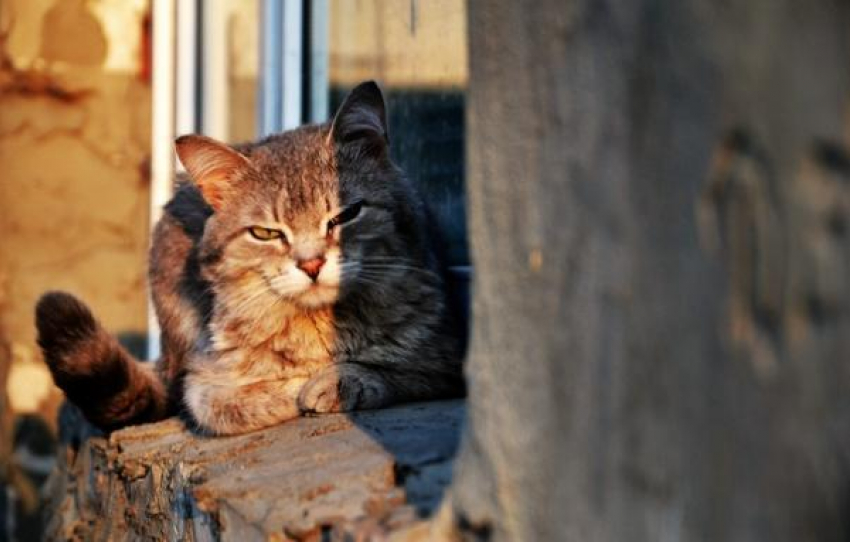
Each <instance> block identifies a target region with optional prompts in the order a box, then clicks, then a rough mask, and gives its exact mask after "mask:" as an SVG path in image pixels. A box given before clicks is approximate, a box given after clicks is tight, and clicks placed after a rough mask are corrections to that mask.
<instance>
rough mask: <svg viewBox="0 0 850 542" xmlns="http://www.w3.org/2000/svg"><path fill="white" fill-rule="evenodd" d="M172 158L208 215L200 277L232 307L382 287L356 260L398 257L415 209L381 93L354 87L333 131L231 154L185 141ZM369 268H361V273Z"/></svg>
mask: <svg viewBox="0 0 850 542" xmlns="http://www.w3.org/2000/svg"><path fill="white" fill-rule="evenodd" d="M176 147H177V153H178V155H179V157H180V160H181V162H182V163H183V165H184V166H185V167H186V170H187V172H188V173H189V175H190V177H191V178H192V180H193V181H194V183H195V185H196V186H197V187H198V189H199V191H200V192H201V194H202V195H203V197H204V199H205V200H206V202H207V203H208V204H209V205H210V206H211V207H212V208H213V210H214V212H213V214H212V216H211V217H210V218H209V220H208V221H207V223H206V226H205V230H204V235H203V238H202V240H201V246H200V254H201V262H202V270H203V272H204V275H205V276H206V278H207V279H208V280H210V282H211V283H212V285H213V287H214V288H215V289H216V291H217V292H219V293H220V294H222V295H225V296H227V295H230V296H232V299H230V300H229V301H227V302H229V303H230V304H231V305H233V306H234V307H238V305H239V304H241V305H242V306H243V307H244V311H247V312H248V313H250V314H252V315H254V316H257V315H258V314H257V311H263V310H267V308H268V307H269V306H270V305H273V304H276V303H279V302H288V303H291V304H294V305H298V306H300V307H303V308H317V307H324V306H328V305H330V304H332V303H334V302H335V301H337V300H338V299H339V298H340V297H341V296H342V295H345V293H346V291H347V289H351V288H353V287H355V286H356V285H360V286H365V287H368V286H370V285H372V286H375V285H378V286H380V283H381V279H380V277H376V276H375V274H374V273H369V272H367V271H368V270H365V271H364V263H367V262H372V264H371V266H372V268H373V269H374V268H375V263H374V262H382V261H383V262H385V263H386V262H390V261H391V260H392V259H393V258H394V257H396V256H400V255H401V256H407V255H405V254H403V253H404V251H405V250H409V247H410V236H411V235H412V232H413V231H415V228H413V227H412V223H413V222H416V220H418V218H417V215H418V213H419V210H418V208H417V203H416V200H415V198H413V197H412V196H411V192H410V187H409V186H408V185H407V183H406V182H405V181H404V180H403V179H402V178H401V176H400V174H399V171H398V169H397V168H396V167H395V166H394V165H393V164H392V162H391V161H390V159H389V151H388V137H387V123H386V114H385V106H384V100H383V97H382V95H381V91H380V89H379V88H378V87H377V85H375V84H374V83H372V82H369V83H363V84H361V85H359V86H358V87H356V88H355V89H354V90H353V91H352V92H351V94H349V96H348V97H347V98H346V100H345V101H344V103H343V105H342V106H341V107H340V109H339V111H338V112H337V114H336V116H335V117H334V120H333V122H331V123H328V124H323V125H312V126H304V127H301V128H298V129H296V130H292V131H289V132H285V133H282V134H278V135H275V136H271V137H269V138H267V139H265V140H262V141H260V142H258V143H254V144H250V145H246V146H242V147H238V148H234V147H230V146H227V145H225V144H223V143H219V142H217V141H214V140H212V139H209V138H206V137H203V136H197V135H190V136H183V137H181V138H179V139H178V140H177V143H176ZM366 267H369V265H366Z"/></svg>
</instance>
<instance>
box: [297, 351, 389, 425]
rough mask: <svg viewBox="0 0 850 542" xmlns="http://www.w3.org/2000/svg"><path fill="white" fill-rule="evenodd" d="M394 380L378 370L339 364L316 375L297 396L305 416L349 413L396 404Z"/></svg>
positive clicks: (299, 406) (355, 364)
mask: <svg viewBox="0 0 850 542" xmlns="http://www.w3.org/2000/svg"><path fill="white" fill-rule="evenodd" d="M396 397H397V394H396V390H395V389H394V387H393V382H392V380H391V379H388V378H387V375H386V374H385V373H383V372H381V371H379V370H377V369H374V368H371V367H368V366H365V365H359V364H357V363H339V364H335V365H332V366H330V367H327V368H325V369H323V370H322V371H320V372H319V373H317V374H315V375H314V376H313V377H312V378H310V380H308V381H307V383H306V384H304V387H303V388H302V389H301V393H300V394H299V396H298V408H299V409H300V410H301V411H302V412H318V413H325V412H348V411H351V410H359V409H373V408H381V407H384V406H387V405H389V404H391V403H393V402H395V401H396Z"/></svg>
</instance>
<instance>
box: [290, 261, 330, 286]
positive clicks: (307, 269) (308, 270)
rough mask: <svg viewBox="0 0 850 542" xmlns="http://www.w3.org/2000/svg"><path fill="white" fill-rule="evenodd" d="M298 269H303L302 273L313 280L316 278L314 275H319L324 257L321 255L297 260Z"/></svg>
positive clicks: (323, 263)
mask: <svg viewBox="0 0 850 542" xmlns="http://www.w3.org/2000/svg"><path fill="white" fill-rule="evenodd" d="M297 265H298V269H300V270H301V271H304V273H305V274H306V275H307V276H308V277H310V278H311V279H312V280H313V281H315V280H316V277H318V276H319V271H321V270H322V266H323V265H325V259H324V258H322V257H319V258H311V259H309V260H298V264H297Z"/></svg>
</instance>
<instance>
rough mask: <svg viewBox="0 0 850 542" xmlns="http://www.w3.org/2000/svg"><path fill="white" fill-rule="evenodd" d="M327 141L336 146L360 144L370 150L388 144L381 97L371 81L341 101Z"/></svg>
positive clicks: (355, 89)
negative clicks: (333, 142)
mask: <svg viewBox="0 0 850 542" xmlns="http://www.w3.org/2000/svg"><path fill="white" fill-rule="evenodd" d="M328 139H329V140H332V141H335V142H337V143H338V144H347V143H354V142H360V143H364V144H366V145H367V147H368V148H372V149H381V150H383V149H386V147H387V146H388V145H389V134H388V132H387V112H386V106H385V105H384V95H383V94H382V93H381V89H380V88H379V87H378V85H377V84H376V83H375V82H374V81H367V82H365V83H360V84H359V85H357V86H356V87H355V88H354V90H352V91H351V93H349V95H348V96H347V97H346V98H345V101H343V102H342V105H341V106H340V108H339V111H337V113H336V116H335V117H334V120H333V123H332V124H331V131H330V134H328Z"/></svg>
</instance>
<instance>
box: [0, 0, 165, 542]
mask: <svg viewBox="0 0 850 542" xmlns="http://www.w3.org/2000/svg"><path fill="white" fill-rule="evenodd" d="M146 10H147V2H146V1H145V0H104V1H100V2H86V1H84V0H61V1H56V0H2V2H0V168H2V174H0V343H2V344H0V375H2V374H6V373H8V374H7V377H6V378H0V384H3V390H2V391H0V398H2V397H4V396H5V397H6V399H7V400H6V401H0V407H2V408H3V413H2V415H4V416H6V417H7V419H8V418H10V416H11V415H10V414H9V412H8V411H7V410H6V407H8V408H10V409H11V410H12V411H13V412H14V415H15V416H16V417H17V422H16V423H17V424H18V426H19V427H24V428H28V427H32V426H33V425H32V424H36V425H38V424H41V425H42V429H45V430H46V428H47V427H48V426H53V425H54V423H55V422H54V420H55V410H56V407H57V405H58V402H59V401H60V400H61V394H59V392H58V391H57V390H55V388H53V386H52V384H51V382H50V377H49V374H48V373H47V370H46V368H45V367H44V366H43V364H42V363H41V360H40V358H39V353H38V351H37V348H36V346H35V343H34V336H35V330H34V328H33V324H32V307H33V305H34V303H35V300H36V299H37V298H38V296H39V295H40V294H41V293H42V292H43V291H45V290H47V289H51V288H61V289H65V290H69V291H71V292H74V293H76V294H78V295H80V296H81V297H82V298H84V299H85V300H86V301H87V302H89V303H90V304H91V305H92V307H93V308H94V309H95V311H96V313H97V314H98V315H99V317H100V318H102V320H103V322H104V323H105V324H106V326H107V327H108V328H109V329H111V330H113V331H115V332H118V333H130V334H138V333H144V330H145V323H146V316H145V315H146V300H145V254H146V250H147V230H148V227H147V207H148V196H147V194H148V188H147V183H148V177H147V155H148V148H149V146H150V142H149V137H150V135H149V134H150V131H149V125H150V97H149V94H150V93H149V85H148V81H146V80H145V79H144V77H143V75H142V44H143V36H144V24H143V22H144V15H145V12H146ZM6 353H8V354H9V355H8V356H7V355H6ZM24 414H35V415H38V416H41V418H40V419H41V420H42V421H41V422H39V421H38V418H27V421H26V422H25V423H24V424H23V425H21V423H22V420H23V419H22V418H20V416H21V415H24ZM5 427H6V430H4V431H3V433H4V434H3V435H2V437H3V442H4V446H3V447H4V449H6V450H7V452H9V451H10V450H9V448H11V442H10V441H11V439H12V435H11V432H12V424H11V420H10V423H8V424H6V426H5ZM29 431H30V430H29V429H27V430H26V431H25V432H29ZM47 434H48V433H39V435H41V436H39V437H38V439H42V436H44V435H47ZM29 438H30V435H29V433H28V434H27V435H24V434H19V438H18V445H19V448H20V447H24V448H27V450H29V452H33V448H32V446H31V444H32V443H31V442H30V443H29V444H25V441H26V442H29V441H28V440H27V439H29ZM39 442H40V440H39ZM7 444H8V445H7ZM36 448H39V449H38V450H36V451H35V452H34V453H36V455H37V456H38V457H42V458H43V457H44V455H43V454H46V456H47V457H49V454H50V447H49V446H48V447H47V448H43V447H42V446H41V445H37V446H36ZM22 450H23V448H20V449H19V450H18V453H17V456H16V458H15V459H14V460H12V461H11V462H10V459H9V457H8V456H3V457H0V464H2V466H3V467H4V468H3V469H0V470H5V471H6V472H7V473H8V472H10V471H9V469H10V468H11V469H12V470H14V471H15V472H19V471H23V472H25V473H29V475H31V476H30V479H31V480H36V481H38V480H40V478H41V476H42V473H43V471H44V470H45V462H44V461H42V462H41V463H39V460H37V458H36V459H33V458H32V457H31V455H32V454H30V455H27V454H26V453H24V452H23V451H22ZM39 454H42V455H39ZM47 461H49V459H48V460H47ZM15 469H17V470H15ZM7 478H8V477H7V476H1V475H0V483H2V481H3V480H5V479H7ZM18 480H19V481H20V480H21V478H18ZM13 490H14V491H13V494H14V495H17V496H18V497H20V495H21V494H22V492H26V491H29V490H28V489H26V488H22V487H19V486H13ZM4 513H5V512H0V514H4ZM4 519H5V516H4ZM18 519H19V521H18V529H19V531H20V530H21V529H24V527H25V525H24V523H26V521H25V518H21V517H19V518H18ZM22 522H23V523H22ZM30 527H32V525H30ZM36 527H37V525H36ZM27 528H29V527H27ZM21 534H23V533H21ZM30 534H31V533H30ZM0 538H3V535H2V534H0Z"/></svg>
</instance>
